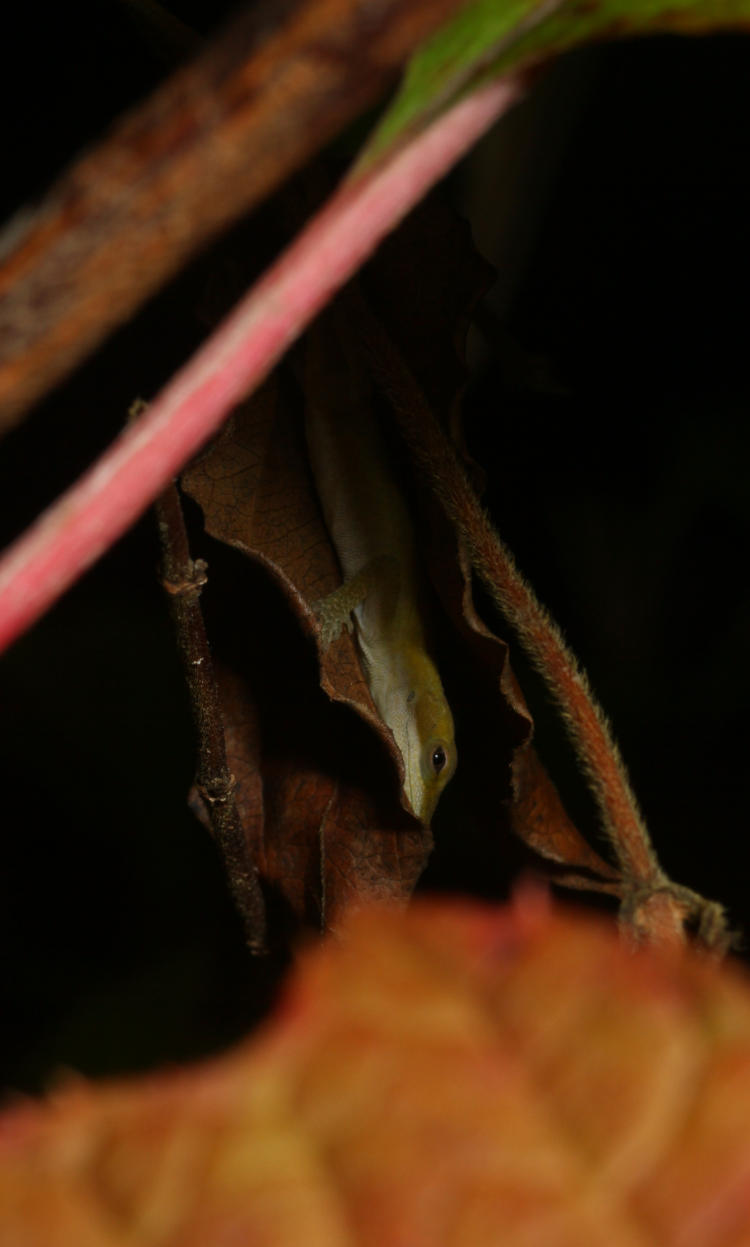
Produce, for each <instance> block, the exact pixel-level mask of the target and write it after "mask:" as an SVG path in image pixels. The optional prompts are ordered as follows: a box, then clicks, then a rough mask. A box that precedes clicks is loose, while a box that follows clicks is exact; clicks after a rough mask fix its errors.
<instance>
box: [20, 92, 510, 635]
mask: <svg viewBox="0 0 750 1247" xmlns="http://www.w3.org/2000/svg"><path fill="white" fill-rule="evenodd" d="M519 93H520V85H519V83H518V82H517V81H516V80H511V79H504V80H501V81H499V82H493V83H491V84H490V85H489V86H485V87H483V88H482V89H481V90H478V91H476V92H475V93H474V94H472V95H469V96H467V97H466V98H465V99H462V100H460V101H459V102H458V103H457V104H455V105H454V106H453V107H452V108H451V109H449V110H448V111H447V112H446V113H444V114H443V115H442V116H441V117H440V118H439V119H438V120H436V121H435V122H433V123H432V125H431V126H429V127H428V128H427V129H426V130H425V131H424V132H423V133H421V134H420V135H418V136H417V137H416V138H415V139H414V140H413V141H411V142H410V143H409V144H408V145H407V146H405V147H404V148H402V149H400V150H398V151H396V152H395V154H393V155H392V156H390V157H389V158H388V159H386V160H385V161H384V163H382V164H381V165H379V166H377V167H376V168H375V169H374V170H373V171H372V172H368V173H361V174H359V175H358V176H356V177H353V178H352V179H351V180H347V181H345V182H344V183H343V184H342V186H341V187H340V189H339V190H338V191H337V192H336V193H335V194H334V195H333V196H332V197H331V199H330V200H329V201H328V203H327V204H326V205H325V206H324V207H323V208H322V210H321V211H320V212H319V213H318V214H317V215H316V216H315V217H314V218H313V219H312V220H311V221H310V223H309V224H308V225H307V226H306V228H305V229H304V230H303V231H302V232H301V234H300V235H299V236H298V237H297V239H295V241H294V242H293V243H292V244H291V245H290V246H289V247H288V248H287V250H286V251H285V252H284V253H283V254H282V255H281V257H280V258H279V260H277V261H276V263H275V264H273V265H272V267H271V268H270V269H269V270H268V271H267V272H266V274H265V275H264V276H263V277H262V278H261V279H260V280H259V281H258V282H257V283H256V285H255V286H254V287H253V288H252V290H251V291H250V292H249V293H248V294H247V295H246V296H245V298H244V299H243V300H242V301H241V302H240V303H239V304H238V306H237V307H236V308H235V310H234V311H233V312H232V313H231V315H230V316H229V317H228V318H227V319H226V320H225V321H224V322H223V324H222V325H221V326H220V327H219V329H218V330H217V331H216V332H215V333H214V334H213V335H212V336H211V337H210V338H209V339H208V341H207V342H206V343H205V344H204V346H203V347H202V348H201V349H200V350H199V351H198V352H197V353H196V354H195V355H194V356H193V358H192V359H191V360H190V361H189V363H188V364H186V365H185V367H184V368H182V369H181V370H180V371H179V372H178V373H177V374H176V375H175V376H174V378H173V379H172V380H171V381H170V382H169V384H168V385H167V386H166V388H165V389H164V390H162V392H161V393H160V394H159V395H158V396H157V398H155V399H154V401H153V402H152V403H151V404H150V406H149V408H148V411H147V412H146V413H145V415H143V416H142V417H141V419H140V420H139V421H138V423H137V424H135V425H132V426H130V427H128V428H127V429H126V430H125V431H124V432H123V433H122V434H121V436H120V437H119V438H118V439H117V441H116V442H114V443H113V445H112V446H111V447H110V448H109V449H108V450H107V451H106V452H105V453H104V455H102V457H101V458H100V459H99V461H98V462H97V463H96V464H95V465H94V466H93V468H91V469H90V470H89V471H88V472H87V473H86V474H85V475H84V476H83V477H81V479H80V480H79V481H78V482H77V483H76V484H75V485H74V486H73V487H72V488H71V489H70V490H68V492H67V493H65V494H63V495H62V497H60V498H59V499H58V500H57V502H55V503H54V504H53V505H52V506H51V507H50V508H49V510H47V511H46V512H45V513H44V514H43V515H42V516H40V518H39V519H38V520H37V521H36V522H35V523H34V524H33V525H32V526H31V528H29V529H28V531H27V532H26V533H25V534H23V535H22V536H21V537H20V538H19V539H18V540H17V541H16V542H15V543H14V545H12V546H11V547H10V548H9V549H8V550H7V551H6V552H5V554H4V555H3V556H2V558H0V651H2V649H4V648H5V647H6V646H8V645H9V644H10V642H11V641H13V640H14V639H15V638H16V637H17V636H19V635H20V634H21V633H22V632H23V631H24V630H25V629H26V628H28V627H29V626H30V624H32V623H33V622H34V621H35V620H36V619H37V618H38V617H39V616H40V615H41V614H42V613H43V612H44V611H45V610H47V609H48V608H49V607H50V605H51V604H52V603H53V602H54V601H55V600H56V599H57V598H58V597H59V596H60V595H61V594H62V593H63V592H64V591H65V590H66V589H67V588H68V587H69V586H70V585H71V584H72V583H73V582H74V581H75V580H76V579H77V578H78V577H79V576H80V575H81V574H82V572H84V571H85V570H86V568H88V567H90V566H91V564H92V563H93V562H94V561H95V560H96V559H97V558H99V556H100V555H101V554H103V553H104V551H105V550H107V549H108V548H109V546H111V545H112V543H113V542H114V541H116V540H117V538H118V537H120V536H121V535H122V533H124V532H125V531H126V530H127V529H128V528H129V527H130V525H131V524H132V523H133V522H134V521H135V520H136V519H137V518H138V516H139V515H141V514H142V512H143V511H144V510H145V509H146V508H147V507H148V506H149V505H150V504H151V503H152V502H153V501H154V499H155V498H156V497H157V496H158V494H159V493H160V492H161V490H162V489H164V487H165V486H166V484H167V483H168V482H169V481H170V480H171V479H172V478H173V477H174V476H176V475H177V473H178V472H179V471H180V470H181V469H182V468H183V467H184V465H185V464H186V463H187V462H188V460H189V459H191V458H192V456H193V455H194V454H195V453H196V451H198V450H199V449H200V447H201V446H202V445H203V444H204V443H205V442H206V441H207V440H208V439H209V438H210V437H211V436H212V434H213V433H215V432H216V430H217V429H218V427H219V426H220V425H221V423H222V421H223V420H224V418H225V416H226V415H227V413H228V412H229V411H230V410H231V409H232V407H234V406H236V404H237V403H238V402H239V401H240V400H241V399H243V398H245V397H246V396H247V395H248V394H249V393H250V392H251V391H252V390H253V389H255V388H256V387H257V386H258V385H259V384H260V383H261V382H262V381H263V379H264V378H265V377H266V376H267V375H268V373H269V372H270V370H271V368H272V367H273V366H274V364H275V363H276V362H277V360H278V359H279V358H280V357H281V356H282V355H283V353H284V351H285V350H286V349H287V347H288V346H289V345H290V344H291V343H292V342H293V341H294V339H295V338H296V337H298V335H299V334H300V333H301V332H302V330H303V329H304V328H305V326H306V325H307V324H309V322H310V321H311V320H312V318H313V317H314V316H315V314H316V313H317V312H318V311H319V310H320V309H321V308H322V307H323V306H324V304H325V303H326V302H327V301H328V299H330V297H331V296H332V294H334V293H335V291H336V290H338V289H339V287H340V286H342V285H343V284H344V282H346V281H347V280H348V278H349V277H351V275H352V274H353V273H354V272H355V271H356V270H357V268H358V267H359V266H360V265H361V264H362V263H363V261H364V260H365V259H366V258H367V256H368V255H370V253H371V252H372V251H373V250H374V248H375V247H376V246H377V244H378V243H379V242H380V241H381V239H382V238H383V237H384V236H385V235H386V234H387V233H388V232H389V231H390V230H392V229H393V228H394V226H395V225H396V224H397V223H398V222H399V221H400V220H401V219H402V218H403V217H404V216H405V215H406V213H407V212H408V211H409V210H410V208H412V207H413V206H414V205H415V204H416V203H417V202H418V201H419V199H421V197H422V196H423V195H424V194H425V193H426V191H427V190H428V189H429V187H430V186H432V185H433V184H434V183H435V182H436V181H437V180H438V179H439V178H440V177H441V176H442V175H443V174H444V173H446V172H447V171H448V169H450V168H451V166H452V165H453V164H454V163H455V162H456V160H458V159H459V157H460V156H462V155H463V154H464V152H465V151H466V150H467V148H469V147H470V146H471V145H472V144H473V143H474V142H475V141H476V139H478V138H479V136H480V135H481V134H483V133H484V131H485V130H486V129H487V128H488V126H490V125H491V124H492V122H493V121H494V120H495V119H496V118H497V117H499V116H500V115H501V114H502V113H504V112H505V111H507V109H508V108H509V107H510V106H511V105H512V104H513V102H514V101H515V100H516V98H517V97H518V95H519Z"/></svg>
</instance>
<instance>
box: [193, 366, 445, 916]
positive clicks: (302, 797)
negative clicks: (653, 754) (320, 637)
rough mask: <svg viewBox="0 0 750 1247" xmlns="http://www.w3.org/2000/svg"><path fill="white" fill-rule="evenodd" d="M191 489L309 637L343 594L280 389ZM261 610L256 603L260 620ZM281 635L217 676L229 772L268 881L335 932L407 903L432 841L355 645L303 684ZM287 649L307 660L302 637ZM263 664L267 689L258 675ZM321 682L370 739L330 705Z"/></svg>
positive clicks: (240, 416)
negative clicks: (262, 571) (404, 788)
mask: <svg viewBox="0 0 750 1247" xmlns="http://www.w3.org/2000/svg"><path fill="white" fill-rule="evenodd" d="M183 483H184V486H185V489H186V491H187V492H188V493H189V494H190V495H191V496H192V497H193V498H195V499H196V501H197V502H199V503H200V505H201V507H202V509H203V512H204V515H205V522H206V529H207V531H208V532H210V533H211V534H212V536H214V537H217V538H219V539H220V540H222V541H224V542H227V543H228V544H229V545H232V546H235V547H236V548H238V549H240V550H242V551H243V553H245V554H249V555H250V556H251V557H252V558H253V559H254V560H255V561H256V562H260V563H261V564H262V566H264V567H265V568H266V569H267V570H268V572H269V573H270V575H271V576H272V577H273V579H274V580H275V581H276V582H277V583H278V585H279V586H280V587H281V589H282V590H283V592H284V593H285V595H286V596H287V598H288V599H289V601H290V602H291V604H292V606H293V608H294V611H295V613H296V615H297V617H298V619H299V620H300V622H301V623H302V624H303V627H305V628H306V629H307V631H308V632H309V633H310V634H312V635H315V634H316V632H317V625H316V622H315V618H314V616H313V614H312V610H311V607H312V604H313V602H314V601H315V600H316V599H317V598H319V597H321V596H323V595H325V594H326V593H328V592H330V591H331V590H332V589H334V588H336V587H337V586H338V584H339V583H340V573H339V571H338V568H337V564H336V560H335V555H334V553H333V550H332V548H331V546H330V542H329V540H328V536H327V533H326V530H325V527H324V525H323V521H322V518H321V515H320V511H319V508H318V504H317V500H316V497H315V494H314V490H313V485H312V480H311V477H310V473H309V469H308V467H307V461H306V458H305V450H304V444H303V438H302V430H301V427H300V425H299V421H298V420H297V421H295V419H294V416H293V413H292V410H291V407H290V404H289V402H288V401H284V397H283V395H282V394H281V392H280V390H279V387H278V384H277V383H276V382H275V381H272V382H270V383H269V384H268V385H267V386H265V387H264V388H263V390H262V391H261V392H260V393H259V394H258V395H257V396H255V397H254V398H253V399H251V400H250V401H249V402H248V403H246V404H245V405H244V406H243V407H242V408H241V409H239V410H238V411H237V412H236V413H235V415H234V417H233V418H232V421H231V423H230V425H229V427H228V428H227V430H226V431H225V433H224V434H222V436H221V437H220V438H219V439H218V440H217V441H216V442H215V443H214V444H213V446H212V447H211V448H210V450H209V451H208V452H207V453H206V454H205V455H204V456H203V457H202V458H201V459H200V460H199V461H198V462H197V463H196V464H194V465H193V467H191V468H190V469H189V471H188V472H187V473H186V474H185V476H184V478H183ZM235 609H237V608H236V607H235V606H234V605H233V606H232V607H231V610H235ZM265 610H266V603H265V602H261V603H260V605H259V606H258V608H257V612H258V613H261V612H263V611H265ZM255 622H256V623H257V625H258V627H262V621H261V620H257V619H256V621H255ZM274 627H275V624H273V623H272V624H271V630H270V634H269V635H267V636H266V642H265V644H260V643H259V642H258V640H257V636H256V640H255V642H254V643H252V644H250V646H249V649H250V650H251V651H252V650H253V649H254V650H255V651H257V652H259V653H260V654H262V655H263V658H262V659H261V660H260V662H256V663H255V664H254V665H253V666H254V670H253V671H244V670H243V669H241V668H238V666H237V664H236V663H233V666H232V669H231V670H225V671H224V672H223V674H222V678H221V694H222V702H223V709H224V716H225V723H226V736H227V755H228V761H229V766H230V768H231V770H232V771H233V773H234V774H235V776H236V778H237V780H238V793H237V796H238V803H239V806H240V811H241V813H242V816H243V819H244V823H245V827H246V833H247V836H248V839H249V842H250V846H251V850H252V851H253V854H254V856H255V860H257V862H258V866H259V869H260V871H261V874H262V875H263V877H264V878H265V879H266V881H267V882H268V883H270V884H271V886H272V887H273V888H274V889H276V890H277V891H278V892H279V893H281V894H282V895H283V896H284V898H285V900H286V902H287V903H288V904H289V905H290V906H291V909H292V910H293V912H294V913H295V915H296V916H297V918H298V919H303V920H306V921H308V922H312V923H314V924H315V925H316V926H318V927H320V926H335V925H336V924H337V922H338V921H339V917H340V914H341V913H342V912H343V910H344V909H345V908H347V907H348V906H350V905H355V904H358V903H361V902H362V901H363V900H374V899H380V900H385V899H391V900H399V899H400V900H404V899H406V898H408V896H410V894H411V892H412V891H413V889H414V886H415V884H416V882H417V879H418V878H419V875H420V874H421V872H422V870H423V869H424V865H425V862H426V860H427V856H428V854H429V851H430V848H431V844H432V840H431V836H430V833H429V831H428V830H426V829H424V828H421V827H419V825H418V824H417V823H416V820H414V819H413V818H412V817H411V816H410V815H408V814H407V813H406V812H405V811H404V810H403V809H402V808H401V806H400V804H399V801H398V785H399V782H400V781H399V778H398V777H399V775H400V768H401V766H402V763H401V758H400V755H399V753H398V751H397V749H396V747H395V745H394V743H393V738H392V736H391V735H390V732H388V730H387V729H386V728H385V727H384V725H383V724H382V722H381V720H380V718H379V716H378V714H377V711H376V710H375V707H374V705H373V704H372V699H371V697H370V693H369V689H368V687H367V684H366V682H365V680H364V677H363V675H362V671H361V668H360V665H359V660H358V658H357V654H356V650H355V647H354V642H353V640H352V638H351V637H350V636H349V634H348V633H347V632H344V633H343V634H342V635H341V636H340V637H339V638H338V639H337V640H336V641H334V642H333V644H332V645H331V646H330V647H329V649H328V650H326V651H325V652H322V653H320V655H319V660H320V671H319V673H318V671H317V669H316V670H313V668H312V665H310V666H308V667H307V668H306V669H305V670H304V672H303V673H301V674H300V672H299V670H298V668H297V666H294V665H291V666H290V660H291V656H290V655H289V654H287V653H285V652H284V651H283V646H281V645H280V643H279V636H278V633H276V634H275V635H274V631H273V629H274ZM252 635H253V634H252V632H249V633H248V639H249V638H250V636H252ZM261 635H262V634H261ZM288 641H289V645H290V648H291V647H296V649H297V650H298V651H300V654H301V651H302V650H303V647H304V640H303V636H302V634H298V635H297V636H294V635H293V634H292V635H291V636H290V637H289V638H288ZM269 664H271V665H272V666H273V674H272V676H271V677H270V685H269V681H268V680H266V679H263V678H262V676H261V673H260V672H259V671H258V667H259V666H266V667H267V666H268V665H269ZM318 681H319V682H320V685H321V687H322V689H323V690H324V692H325V693H326V694H327V695H328V697H329V698H332V699H333V700H334V701H335V702H339V703H342V704H343V705H344V706H346V707H348V708H350V709H351V710H353V711H355V712H356V714H357V715H358V716H359V718H360V719H362V720H363V721H364V723H366V724H367V729H369V730H367V729H364V730H363V729H362V728H361V727H359V726H358V725H353V724H352V721H351V715H347V714H345V713H344V714H342V712H341V711H340V710H337V709H336V707H334V706H331V705H330V703H329V701H328V698H327V697H325V696H322V695H321V694H320V692H319V691H317V688H316V686H317V684H318ZM373 733H374V735H373ZM378 737H379V738H380V741H379V742H378Z"/></svg>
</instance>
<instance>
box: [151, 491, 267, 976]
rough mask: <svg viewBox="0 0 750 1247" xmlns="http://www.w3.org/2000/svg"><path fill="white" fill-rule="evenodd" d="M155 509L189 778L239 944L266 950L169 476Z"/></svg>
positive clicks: (194, 573)
mask: <svg viewBox="0 0 750 1247" xmlns="http://www.w3.org/2000/svg"><path fill="white" fill-rule="evenodd" d="M155 510H156V518H157V522H158V525H159V538H160V545H161V551H162V559H161V574H162V583H163V586H164V588H165V590H166V592H167V593H168V595H169V601H170V608H171V612H172V619H173V621H174V625H175V631H176V633H177V645H178V649H179V651H180V655H181V657H182V662H183V666H184V669H185V679H186V683H187V688H188V694H189V696H190V705H191V709H192V712H193V721H194V723H195V728H196V733H197V737H198V768H197V773H196V786H197V788H198V791H199V793H200V795H201V797H202V798H203V801H204V803H205V806H206V809H207V812H208V816H209V818H210V821H211V827H212V830H213V835H214V838H215V840H216V843H217V844H218V846H219V850H220V852H221V855H222V857H223V860H224V867H225V869H226V874H227V879H228V881H229V890H230V892H231V894H232V898H233V900H234V903H235V905H236V907H237V909H238V911H239V913H240V917H241V918H242V922H243V925H244V928H245V938H246V941H247V945H248V947H249V949H250V950H251V952H254V953H261V952H265V951H266V912H265V902H264V900H263V893H262V891H261V887H260V882H259V880H258V872H257V870H256V869H255V865H254V863H253V862H252V860H251V859H250V855H249V853H248V848H247V842H246V840H245V835H244V832H243V829H242V824H241V822H240V817H239V813H238V811H237V805H236V802H235V799H234V790H235V779H234V776H233V775H232V774H231V772H230V770H229V768H228V766H227V757H226V747H225V742H224V725H223V721H222V716H221V708H220V703H219V694H218V690H217V687H216V679H215V676H214V669H213V662H212V659H211V650H210V647H209V644H208V638H207V636H206V629H205V626H204V623H203V615H202V612H201V608H200V602H199V598H200V593H201V589H202V587H203V585H204V584H205V582H206V564H205V563H204V562H203V560H202V559H199V560H197V561H195V562H194V561H193V559H192V558H191V556H190V548H189V545H188V538H187V532H186V530H185V521H184V518H183V515H182V507H181V506H180V499H179V495H178V493H177V488H176V486H175V485H174V484H171V485H169V486H168V487H167V489H166V490H165V491H164V493H163V494H162V495H161V497H160V498H159V499H158V500H157V502H156V507H155Z"/></svg>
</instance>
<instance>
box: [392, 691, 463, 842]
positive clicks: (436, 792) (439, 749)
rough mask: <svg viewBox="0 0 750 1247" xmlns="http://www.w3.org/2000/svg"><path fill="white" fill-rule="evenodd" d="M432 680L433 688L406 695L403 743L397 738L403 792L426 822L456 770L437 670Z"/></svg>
mask: <svg viewBox="0 0 750 1247" xmlns="http://www.w3.org/2000/svg"><path fill="white" fill-rule="evenodd" d="M433 670H434V668H433ZM430 683H431V684H432V683H433V682H432V681H431V682H430ZM434 683H435V684H436V687H425V688H423V689H422V690H421V691H416V690H415V692H414V696H413V697H410V698H407V707H408V713H407V716H406V721H405V729H406V732H405V736H406V740H405V745H404V744H402V742H401V741H399V740H398V739H397V741H396V743H397V744H398V745H399V747H400V748H401V752H402V754H403V758H404V768H405V771H406V778H405V782H404V788H405V790H406V795H407V797H408V798H409V803H410V805H411V807H412V809H413V810H414V813H415V814H416V816H417V818H419V819H420V820H421V821H422V822H423V823H425V824H426V825H428V824H429V823H430V820H431V819H432V816H433V814H434V813H435V807H436V806H437V803H438V799H439V797H440V794H441V792H442V791H443V789H444V788H445V786H446V784H447V783H448V781H449V780H450V779H451V777H452V775H453V773H454V771H455V769H456V744H455V739H454V730H453V716H452V715H451V712H450V708H449V706H448V703H447V701H446V700H445V694H444V693H443V688H442V685H441V683H440V677H439V676H438V674H437V671H435V672H434Z"/></svg>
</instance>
